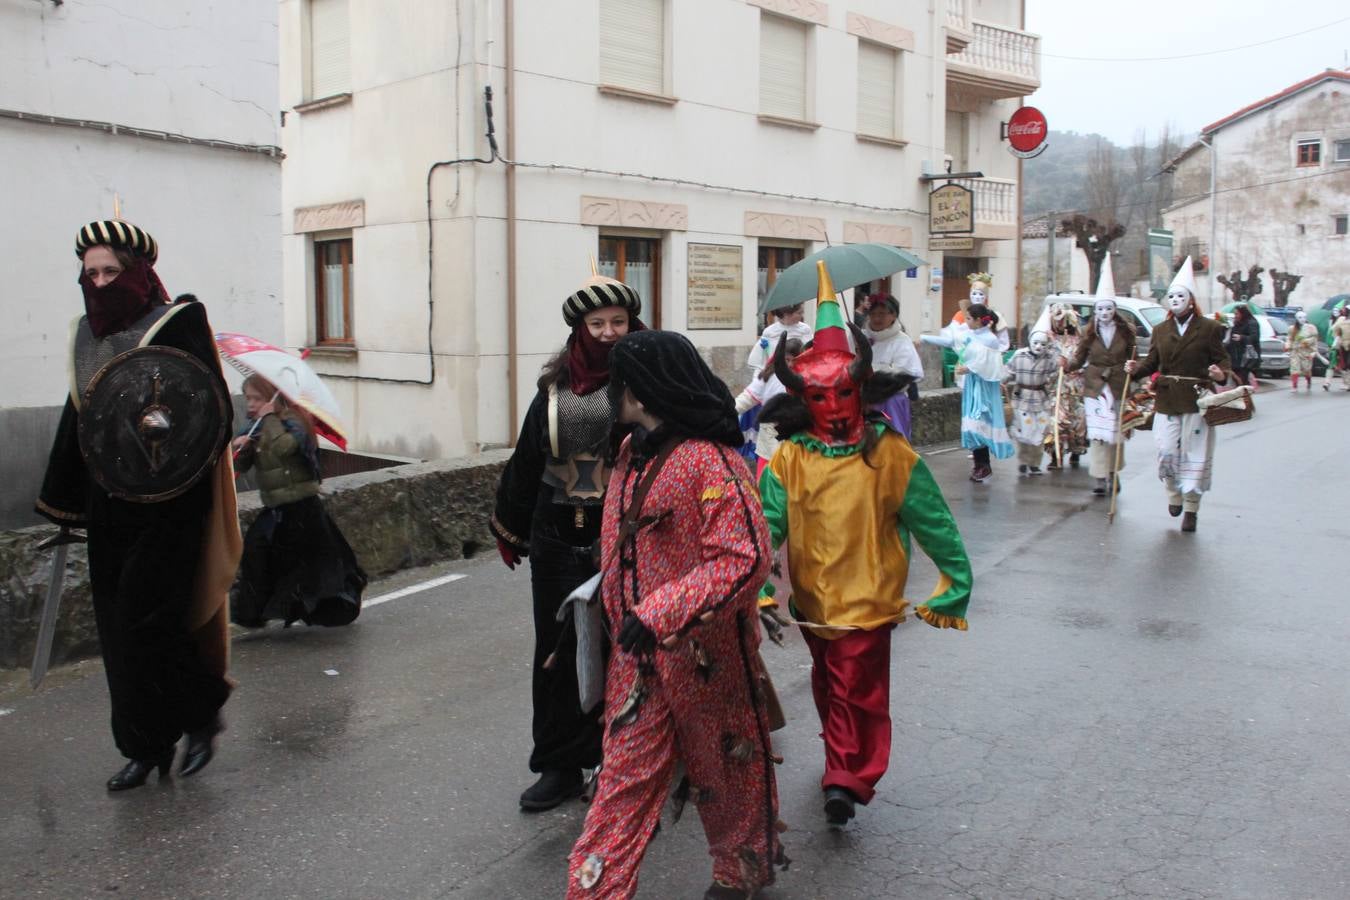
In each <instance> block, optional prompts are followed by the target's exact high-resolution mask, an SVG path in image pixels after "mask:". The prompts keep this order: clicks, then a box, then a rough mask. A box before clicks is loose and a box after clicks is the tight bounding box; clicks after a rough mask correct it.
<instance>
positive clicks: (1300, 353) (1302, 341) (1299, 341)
mask: <svg viewBox="0 0 1350 900" xmlns="http://www.w3.org/2000/svg"><path fill="white" fill-rule="evenodd" d="M1284 349H1286V350H1288V351H1289V388H1290V390H1294V391H1296V390H1298V380H1299V379H1300V378H1302V379H1304V380H1306V381H1307V382H1308V390H1309V391H1311V390H1312V371H1313V359H1314V358H1315V357H1316V356H1317V328H1316V326H1313V325H1309V324H1308V314H1307V313H1305V312H1304V311H1303V310H1301V309H1300V310H1299V311H1298V312H1296V313H1294V324H1293V325H1290V326H1289V336H1288V337H1287V338H1285V339H1284Z"/></svg>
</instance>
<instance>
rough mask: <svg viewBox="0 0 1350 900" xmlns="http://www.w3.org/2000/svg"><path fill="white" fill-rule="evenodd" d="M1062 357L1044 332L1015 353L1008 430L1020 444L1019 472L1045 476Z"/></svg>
mask: <svg viewBox="0 0 1350 900" xmlns="http://www.w3.org/2000/svg"><path fill="white" fill-rule="evenodd" d="M1058 367H1059V355H1058V352H1057V350H1056V349H1055V348H1054V347H1053V345H1052V344H1051V343H1050V336H1049V335H1048V334H1046V333H1045V332H1044V331H1033V332H1032V333H1031V340H1030V343H1029V344H1028V345H1027V346H1026V347H1023V348H1022V349H1021V350H1018V351H1017V352H1016V353H1014V354H1013V358H1012V359H1011V360H1009V361H1008V374H1007V375H1006V376H1005V377H1006V380H1007V381H1008V383H1009V385H1010V387H1011V390H1012V410H1013V420H1012V424H1011V426H1010V427H1009V429H1008V431H1009V433H1010V434H1011V435H1012V439H1013V441H1014V442H1015V443H1016V444H1017V471H1018V473H1019V474H1021V475H1043V474H1045V473H1044V472H1042V471H1041V462H1042V460H1043V458H1044V456H1045V435H1046V432H1048V431H1049V430H1050V429H1051V427H1052V426H1053V425H1054V413H1055V410H1054V402H1055V401H1054V389H1053V383H1054V377H1055V372H1056V371H1058Z"/></svg>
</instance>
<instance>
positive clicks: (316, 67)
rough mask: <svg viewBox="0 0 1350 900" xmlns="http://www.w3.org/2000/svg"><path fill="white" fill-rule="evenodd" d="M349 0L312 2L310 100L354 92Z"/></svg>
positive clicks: (319, 0)
mask: <svg viewBox="0 0 1350 900" xmlns="http://www.w3.org/2000/svg"><path fill="white" fill-rule="evenodd" d="M347 2H348V0H310V3H309V99H310V100H322V99H324V98H325V97H335V96H337V95H338V94H347V93H350V92H351V89H352V76H351V41H350V39H349V30H348V25H347Z"/></svg>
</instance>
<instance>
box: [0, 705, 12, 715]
mask: <svg viewBox="0 0 1350 900" xmlns="http://www.w3.org/2000/svg"><path fill="white" fill-rule="evenodd" d="M12 712H14V710H12V709H6V708H5V707H3V706H0V716H7V715H9V714H10V713H12Z"/></svg>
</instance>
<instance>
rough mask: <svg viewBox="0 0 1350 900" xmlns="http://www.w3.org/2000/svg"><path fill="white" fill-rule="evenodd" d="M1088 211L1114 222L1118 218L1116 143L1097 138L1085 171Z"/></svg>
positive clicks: (1119, 192) (1118, 183) (1118, 185)
mask: <svg viewBox="0 0 1350 900" xmlns="http://www.w3.org/2000/svg"><path fill="white" fill-rule="evenodd" d="M1087 198H1088V210H1087V211H1088V213H1089V214H1090V215H1091V216H1093V217H1094V218H1097V219H1104V220H1106V221H1110V222H1114V221H1116V220H1117V219H1118V218H1119V213H1120V200H1121V183H1120V173H1119V172H1118V171H1117V169H1116V145H1115V144H1113V143H1111V142H1110V141H1108V140H1104V139H1102V138H1100V137H1099V138H1097V141H1096V143H1095V144H1094V145H1093V147H1092V162H1091V164H1090V165H1089V167H1088V173H1087Z"/></svg>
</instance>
